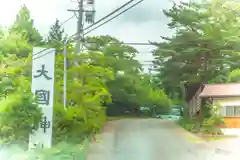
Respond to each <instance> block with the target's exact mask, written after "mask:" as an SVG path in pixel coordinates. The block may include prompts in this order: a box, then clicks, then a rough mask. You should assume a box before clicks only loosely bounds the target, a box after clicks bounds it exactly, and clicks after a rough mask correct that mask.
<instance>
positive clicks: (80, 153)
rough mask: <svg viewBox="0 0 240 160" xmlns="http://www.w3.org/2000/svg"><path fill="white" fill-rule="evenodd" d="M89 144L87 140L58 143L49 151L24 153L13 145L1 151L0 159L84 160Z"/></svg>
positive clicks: (23, 150) (39, 150)
mask: <svg viewBox="0 0 240 160" xmlns="http://www.w3.org/2000/svg"><path fill="white" fill-rule="evenodd" d="M89 143H90V142H89V140H88V139H85V140H84V141H83V142H82V143H80V144H74V143H68V142H60V143H58V144H57V145H55V146H53V147H52V148H50V149H35V150H33V151H26V150H25V149H23V148H21V146H19V145H14V146H9V147H7V148H5V149H4V150H1V153H0V159H8V160H15V159H21V160H33V159H39V160H74V159H76V160H85V159H86V153H87V149H88V145H89Z"/></svg>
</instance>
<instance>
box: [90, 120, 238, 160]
mask: <svg viewBox="0 0 240 160" xmlns="http://www.w3.org/2000/svg"><path fill="white" fill-rule="evenodd" d="M96 139H97V140H96V142H94V143H92V145H91V146H90V149H89V152H88V157H87V160H235V159H236V160H237V159H238V160H239V158H234V155H233V154H232V153H229V152H227V151H224V150H219V149H216V148H213V147H211V146H209V145H207V143H206V142H204V141H201V140H200V139H198V138H197V137H195V136H193V135H192V134H189V133H188V132H186V131H184V130H183V129H182V128H179V127H178V126H177V125H175V124H174V123H173V122H171V121H168V120H160V119H124V120H118V121H113V122H110V123H109V124H108V125H107V126H106V128H105V130H104V131H103V133H102V134H100V135H98V136H97V137H96Z"/></svg>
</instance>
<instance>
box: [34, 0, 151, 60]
mask: <svg viewBox="0 0 240 160" xmlns="http://www.w3.org/2000/svg"><path fill="white" fill-rule="evenodd" d="M132 1H134V0H131V1H129V2H127V4H129V3H130V2H132ZM143 1H144V0H140V1H138V2H137V3H135V4H133V5H131V6H130V7H128V8H127V9H125V10H123V11H122V12H120V13H118V14H117V15H115V16H114V17H112V18H110V19H109V20H107V21H105V22H104V23H102V24H100V25H98V26H96V27H94V28H93V29H91V30H89V31H88V32H86V33H84V35H86V34H88V33H90V32H92V31H93V30H95V29H97V28H99V27H101V26H103V25H104V24H106V23H108V22H110V21H112V20H113V19H115V18H117V17H118V16H120V15H122V14H123V13H125V12H127V11H128V10H130V9H132V8H133V7H135V6H137V5H138V4H140V3H141V2H143ZM121 7H122V6H121ZM121 7H120V8H121ZM122 8H123V7H122ZM118 10H120V9H118ZM113 12H114V11H113ZM114 13H115V12H114ZM73 17H74V16H73ZM105 17H106V18H107V16H105ZM102 19H103V18H102ZM99 22H100V21H99ZM99 22H98V23H99ZM94 24H95V23H94ZM77 34H78V33H76V34H73V35H72V36H70V37H69V39H68V40H71V39H72V38H74V36H76V35H77ZM132 44H133V45H134V44H135V45H147V43H132ZM148 45H151V44H150V43H148ZM46 50H47V49H44V50H42V51H40V52H38V53H36V54H34V55H33V56H35V55H38V54H40V53H42V52H44V51H46ZM49 53H51V52H47V53H45V54H43V55H41V56H39V57H36V58H33V60H36V59H39V58H41V57H43V56H45V55H47V54H49Z"/></svg>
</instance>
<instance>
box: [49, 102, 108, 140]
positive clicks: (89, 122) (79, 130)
mask: <svg viewBox="0 0 240 160" xmlns="http://www.w3.org/2000/svg"><path fill="white" fill-rule="evenodd" d="M85 109H86V110H85ZM105 120H106V116H105V109H104V108H103V107H101V106H98V107H96V108H95V110H94V111H92V110H91V108H90V107H89V108H85V107H83V106H72V107H69V108H67V109H64V108H63V106H62V105H61V104H56V105H55V106H54V123H53V134H54V135H53V137H55V142H54V143H58V142H60V141H64V140H66V141H68V142H77V141H78V142H81V141H82V140H83V139H85V138H86V136H89V135H91V134H93V133H95V132H97V131H99V130H100V128H101V127H102V126H103V125H104V122H105ZM76 138H78V139H76Z"/></svg>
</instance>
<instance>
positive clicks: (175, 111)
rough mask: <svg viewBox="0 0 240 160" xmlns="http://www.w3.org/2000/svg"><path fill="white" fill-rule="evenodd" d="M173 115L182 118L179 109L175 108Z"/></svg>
mask: <svg viewBox="0 0 240 160" xmlns="http://www.w3.org/2000/svg"><path fill="white" fill-rule="evenodd" d="M171 114H172V115H175V116H180V115H181V110H180V109H177V108H173V109H172V112H171Z"/></svg>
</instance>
